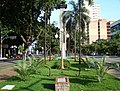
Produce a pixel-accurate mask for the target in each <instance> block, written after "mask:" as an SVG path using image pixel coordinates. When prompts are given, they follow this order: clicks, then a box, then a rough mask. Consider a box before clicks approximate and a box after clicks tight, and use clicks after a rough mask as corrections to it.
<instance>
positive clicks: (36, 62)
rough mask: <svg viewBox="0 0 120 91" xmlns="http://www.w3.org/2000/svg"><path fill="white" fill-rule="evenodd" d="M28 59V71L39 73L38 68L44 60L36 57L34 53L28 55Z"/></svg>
mask: <svg viewBox="0 0 120 91" xmlns="http://www.w3.org/2000/svg"><path fill="white" fill-rule="evenodd" d="M28 60H29V62H28V63H29V65H30V68H29V71H30V72H31V73H32V74H37V73H39V72H38V71H39V70H38V69H39V68H40V67H42V66H43V65H44V60H41V59H40V58H36V57H35V56H34V55H32V56H31V57H28Z"/></svg>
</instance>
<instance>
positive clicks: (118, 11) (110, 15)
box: [51, 0, 120, 27]
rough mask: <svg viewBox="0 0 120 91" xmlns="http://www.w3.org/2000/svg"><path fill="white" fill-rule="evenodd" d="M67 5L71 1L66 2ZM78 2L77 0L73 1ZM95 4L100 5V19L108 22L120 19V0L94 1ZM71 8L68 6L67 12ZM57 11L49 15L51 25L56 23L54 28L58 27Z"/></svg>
mask: <svg viewBox="0 0 120 91" xmlns="http://www.w3.org/2000/svg"><path fill="white" fill-rule="evenodd" d="M66 1H67V4H68V2H69V1H71V0H66ZM73 1H75V2H78V0H73ZM94 3H95V4H100V12H101V18H102V19H107V20H108V21H109V20H119V19H120V0H94ZM70 9H71V6H70V5H69V4H68V7H67V10H70ZM59 13H60V12H59V10H54V11H53V12H52V14H51V23H53V21H55V22H56V26H57V27H59Z"/></svg>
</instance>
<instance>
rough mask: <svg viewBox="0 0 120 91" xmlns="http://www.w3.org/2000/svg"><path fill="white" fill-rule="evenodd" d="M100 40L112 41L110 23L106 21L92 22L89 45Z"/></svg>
mask: <svg viewBox="0 0 120 91" xmlns="http://www.w3.org/2000/svg"><path fill="white" fill-rule="evenodd" d="M99 39H107V40H109V39H110V21H107V20H106V19H98V20H91V21H90V24H89V44H91V43H93V42H95V41H96V40H99Z"/></svg>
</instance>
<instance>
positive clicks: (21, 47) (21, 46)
mask: <svg viewBox="0 0 120 91" xmlns="http://www.w3.org/2000/svg"><path fill="white" fill-rule="evenodd" d="M18 50H19V51H20V52H22V53H23V50H24V46H23V45H19V46H18Z"/></svg>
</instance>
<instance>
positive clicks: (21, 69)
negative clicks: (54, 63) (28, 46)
mask: <svg viewBox="0 0 120 91" xmlns="http://www.w3.org/2000/svg"><path fill="white" fill-rule="evenodd" d="M43 64H44V61H43V60H41V59H39V58H36V57H35V56H33V55H32V56H31V57H28V61H25V60H21V61H18V63H17V65H16V66H17V67H16V68H15V71H16V72H17V73H18V74H19V78H20V79H21V80H24V81H25V80H28V79H29V78H30V75H31V74H37V73H39V68H40V67H43Z"/></svg>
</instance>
